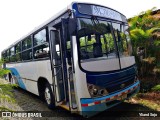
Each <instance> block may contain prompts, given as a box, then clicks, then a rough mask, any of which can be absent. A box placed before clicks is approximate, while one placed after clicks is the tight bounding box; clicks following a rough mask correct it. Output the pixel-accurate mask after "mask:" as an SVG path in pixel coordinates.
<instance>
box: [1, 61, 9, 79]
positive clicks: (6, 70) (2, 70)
mask: <svg viewBox="0 0 160 120" xmlns="http://www.w3.org/2000/svg"><path fill="white" fill-rule="evenodd" d="M3 63H4V61H3V60H0V78H2V77H3V76H4V75H5V74H8V73H9V72H10V70H8V69H3V68H2V64H3Z"/></svg>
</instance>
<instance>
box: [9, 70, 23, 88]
mask: <svg viewBox="0 0 160 120" xmlns="http://www.w3.org/2000/svg"><path fill="white" fill-rule="evenodd" d="M8 69H9V70H10V71H11V73H12V75H13V76H15V77H16V78H17V81H18V84H19V87H21V88H22V89H25V90H26V86H25V84H24V83H23V80H22V79H21V77H20V75H19V73H18V71H17V70H16V69H15V68H8Z"/></svg>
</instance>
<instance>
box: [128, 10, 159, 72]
mask: <svg viewBox="0 0 160 120" xmlns="http://www.w3.org/2000/svg"><path fill="white" fill-rule="evenodd" d="M155 9H156V8H155V7H154V8H152V9H151V10H147V11H143V12H141V13H140V14H139V15H138V16H135V17H133V18H131V19H130V20H129V25H130V35H131V42H132V45H133V52H134V53H133V54H134V55H135V56H136V62H137V64H138V67H139V68H138V69H139V73H140V75H142V74H143V73H145V75H147V74H148V73H150V71H152V72H153V68H154V67H156V65H157V64H156V63H157V62H158V61H160V52H159V51H160V38H159V31H160V20H159V19H158V18H156V17H153V15H152V11H153V10H155ZM139 47H143V48H144V52H143V58H142V59H144V60H141V59H140V55H137V50H138V48H139ZM150 58H155V59H154V62H150ZM142 72H143V73H142Z"/></svg>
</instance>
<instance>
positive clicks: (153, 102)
mask: <svg viewBox="0 0 160 120" xmlns="http://www.w3.org/2000/svg"><path fill="white" fill-rule="evenodd" d="M130 102H133V103H138V104H141V105H143V106H146V107H148V108H150V109H153V110H156V111H160V94H159V93H155V92H148V93H138V94H137V95H136V96H134V97H133V98H132V100H131V101H130Z"/></svg>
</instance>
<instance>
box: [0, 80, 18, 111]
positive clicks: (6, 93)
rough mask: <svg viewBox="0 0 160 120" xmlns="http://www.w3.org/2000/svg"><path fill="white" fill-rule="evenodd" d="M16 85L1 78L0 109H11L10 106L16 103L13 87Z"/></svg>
mask: <svg viewBox="0 0 160 120" xmlns="http://www.w3.org/2000/svg"><path fill="white" fill-rule="evenodd" d="M14 86H16V85H11V84H8V82H7V81H5V80H3V79H1V78H0V111H4V110H7V111H8V110H9V111H11V110H10V109H9V106H10V104H12V103H15V99H14V94H13V87H14Z"/></svg>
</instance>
